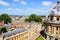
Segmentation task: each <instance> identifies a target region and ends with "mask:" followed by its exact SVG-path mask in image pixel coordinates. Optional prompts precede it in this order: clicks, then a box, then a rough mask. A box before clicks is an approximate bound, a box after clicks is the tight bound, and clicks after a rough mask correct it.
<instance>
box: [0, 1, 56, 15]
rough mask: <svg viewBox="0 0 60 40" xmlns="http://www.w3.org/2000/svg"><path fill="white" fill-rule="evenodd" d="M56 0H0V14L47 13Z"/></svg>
mask: <svg viewBox="0 0 60 40" xmlns="http://www.w3.org/2000/svg"><path fill="white" fill-rule="evenodd" d="M56 2H57V0H29V1H28V0H9V1H8V0H0V14H3V13H7V14H8V15H31V14H32V13H33V14H36V15H48V14H50V12H51V10H52V9H53V7H54V6H55V5H56Z"/></svg>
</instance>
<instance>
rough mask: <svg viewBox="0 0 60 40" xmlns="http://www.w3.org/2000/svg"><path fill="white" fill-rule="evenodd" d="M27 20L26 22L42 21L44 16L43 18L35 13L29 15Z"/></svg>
mask: <svg viewBox="0 0 60 40" xmlns="http://www.w3.org/2000/svg"><path fill="white" fill-rule="evenodd" d="M25 21H26V22H31V21H35V22H38V23H40V22H42V18H41V17H40V16H37V15H35V14H32V15H30V16H29V18H28V19H25Z"/></svg>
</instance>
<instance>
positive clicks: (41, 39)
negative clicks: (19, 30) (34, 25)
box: [36, 36, 44, 40]
mask: <svg viewBox="0 0 60 40" xmlns="http://www.w3.org/2000/svg"><path fill="white" fill-rule="evenodd" d="M36 40H44V39H43V38H42V37H40V36H39V37H38V38H37V39H36Z"/></svg>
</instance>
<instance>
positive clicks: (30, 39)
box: [27, 32, 40, 40]
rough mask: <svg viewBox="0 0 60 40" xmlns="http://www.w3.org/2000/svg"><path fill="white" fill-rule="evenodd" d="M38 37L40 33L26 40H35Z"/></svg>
mask: <svg viewBox="0 0 60 40" xmlns="http://www.w3.org/2000/svg"><path fill="white" fill-rule="evenodd" d="M39 36H40V33H39V32H38V33H34V34H33V35H32V36H31V37H29V38H28V39H27V40H36V38H37V37H39Z"/></svg>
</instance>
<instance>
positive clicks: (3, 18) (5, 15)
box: [0, 14, 12, 24]
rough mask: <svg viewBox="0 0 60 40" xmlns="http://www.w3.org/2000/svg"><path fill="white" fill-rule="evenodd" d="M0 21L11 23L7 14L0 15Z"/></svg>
mask: <svg viewBox="0 0 60 40" xmlns="http://www.w3.org/2000/svg"><path fill="white" fill-rule="evenodd" d="M0 21H4V23H5V24H8V23H11V22H12V19H11V17H10V16H9V15H8V14H2V15H0Z"/></svg>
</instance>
